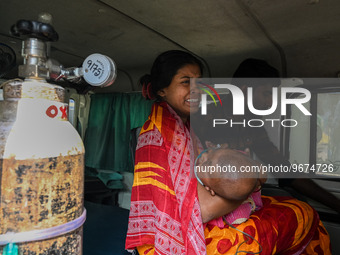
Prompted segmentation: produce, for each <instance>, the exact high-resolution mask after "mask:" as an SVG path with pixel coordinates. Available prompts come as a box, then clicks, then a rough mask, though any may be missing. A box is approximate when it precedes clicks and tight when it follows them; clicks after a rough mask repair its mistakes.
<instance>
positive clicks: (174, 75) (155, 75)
mask: <svg viewBox="0 0 340 255" xmlns="http://www.w3.org/2000/svg"><path fill="white" fill-rule="evenodd" d="M202 69H203V66H202V63H201V62H200V61H199V60H198V59H197V58H196V57H194V56H193V55H191V54H190V53H188V52H184V51H179V50H171V51H166V52H164V53H162V54H160V55H159V56H158V57H157V58H156V60H155V62H154V63H153V66H152V69H151V74H150V75H145V76H143V77H142V78H141V80H140V82H141V84H142V85H143V87H144V91H145V93H144V94H145V95H146V96H147V97H148V98H149V99H158V100H159V101H166V102H167V103H168V104H169V105H170V106H171V107H172V108H173V109H174V110H175V111H176V113H177V114H178V115H179V116H180V117H181V118H182V119H183V120H186V119H187V118H188V117H189V116H190V111H197V110H198V106H199V100H200V90H199V89H198V88H197V87H196V86H195V84H190V78H198V77H201V74H202ZM190 85H191V86H190ZM188 114H189V115H188Z"/></svg>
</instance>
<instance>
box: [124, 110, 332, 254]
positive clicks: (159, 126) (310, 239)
mask: <svg viewBox="0 0 340 255" xmlns="http://www.w3.org/2000/svg"><path fill="white" fill-rule="evenodd" d="M194 144H199V143H196V142H195V141H193V140H192V139H191V138H190V132H189V129H188V128H187V127H186V126H184V125H183V122H182V121H181V120H180V118H179V117H178V116H177V114H176V113H175V112H174V111H173V110H172V109H171V108H170V107H169V106H168V105H167V104H166V103H160V104H154V105H153V107H152V113H151V115H150V116H149V119H148V120H147V121H146V123H145V124H144V126H143V128H142V131H141V133H140V136H139V138H138V144H137V149H136V159H135V175H134V184H133V187H132V195H131V208H130V217H129V225H128V233H127V238H126V249H134V248H136V247H138V251H139V253H140V254H143V255H152V254H174V255H175V254H181V255H182V254H186V255H194V254H195V255H196V254H209V255H210V254H235V253H236V252H240V254H242V252H241V251H246V252H245V253H243V254H246V253H247V252H248V254H252V253H258V252H260V251H261V249H262V252H261V253H260V254H261V255H267V254H285V255H291V254H331V253H330V243H329V237H328V234H327V232H326V230H325V229H324V227H323V226H322V223H321V222H320V220H319V218H318V215H317V213H316V212H315V210H313V209H312V208H311V207H310V206H308V205H307V204H305V203H303V202H300V201H298V200H295V199H292V198H272V197H263V207H262V209H261V210H259V211H256V212H255V213H253V214H252V215H251V216H250V219H248V220H247V221H246V222H244V223H242V224H239V225H235V226H236V227H237V229H238V230H236V229H235V228H233V227H230V226H229V225H228V224H225V225H224V227H218V226H216V224H215V225H213V224H209V223H208V224H207V225H206V227H205V228H203V224H202V220H201V214H200V207H199V202H198V195H197V180H196V178H194V175H193V176H192V174H191V173H190V169H193V166H192V165H190V164H192V162H194V160H193V158H190V157H194V155H193V154H197V153H190V152H193V151H194V148H195V147H197V145H196V146H194ZM239 230H241V231H243V232H244V233H245V234H244V233H241V232H239Z"/></svg>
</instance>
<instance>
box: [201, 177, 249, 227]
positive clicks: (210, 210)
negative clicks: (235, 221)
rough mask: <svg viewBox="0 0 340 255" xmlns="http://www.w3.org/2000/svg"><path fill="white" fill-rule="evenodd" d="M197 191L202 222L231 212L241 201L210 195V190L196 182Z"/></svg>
mask: <svg viewBox="0 0 340 255" xmlns="http://www.w3.org/2000/svg"><path fill="white" fill-rule="evenodd" d="M197 193H198V200H199V203H200V208H201V215H202V221H203V223H206V222H208V221H211V220H213V219H216V218H218V217H221V216H223V215H225V214H227V213H230V212H232V211H233V210H235V209H236V208H237V207H238V206H239V205H240V204H241V203H242V202H243V201H236V200H226V199H224V198H222V197H220V196H218V195H215V196H212V195H211V194H210V192H209V191H208V190H206V189H205V188H204V187H203V186H202V185H201V184H199V183H197Z"/></svg>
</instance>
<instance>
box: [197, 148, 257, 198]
mask: <svg viewBox="0 0 340 255" xmlns="http://www.w3.org/2000/svg"><path fill="white" fill-rule="evenodd" d="M217 150H222V151H224V153H223V154H220V155H219V156H218V158H217V161H216V162H214V163H216V168H217V166H219V167H220V170H217V169H216V172H214V174H213V175H211V173H207V172H205V173H204V174H202V173H198V175H199V178H201V179H202V181H203V183H204V182H207V184H208V186H209V182H210V181H212V182H213V183H214V187H210V188H212V189H213V190H214V191H215V192H216V194H219V195H221V196H222V197H224V198H227V199H231V200H244V199H246V198H247V197H248V196H249V195H250V193H251V192H252V191H253V188H255V185H256V183H257V180H258V178H259V175H260V173H259V172H260V170H261V168H260V165H259V163H258V162H257V161H255V160H253V159H251V158H250V157H248V156H246V155H244V154H243V153H241V152H239V151H236V150H231V149H216V150H215V151H216V152H217ZM208 162H209V161H208ZM211 163H212V162H211ZM241 167H244V169H241ZM209 179H211V180H209Z"/></svg>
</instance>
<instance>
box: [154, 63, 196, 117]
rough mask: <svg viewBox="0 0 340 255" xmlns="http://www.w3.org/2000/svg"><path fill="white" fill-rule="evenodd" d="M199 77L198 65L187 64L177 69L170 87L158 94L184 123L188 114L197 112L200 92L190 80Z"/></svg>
mask: <svg viewBox="0 0 340 255" xmlns="http://www.w3.org/2000/svg"><path fill="white" fill-rule="evenodd" d="M198 77H201V70H200V68H199V66H198V65H195V64H188V65H185V66H183V67H182V68H180V69H178V71H177V73H176V75H175V76H174V77H173V78H172V81H171V83H170V85H169V86H168V87H166V88H164V89H161V90H160V91H159V92H158V95H160V96H161V97H162V98H163V100H164V101H165V102H167V103H168V104H169V105H170V106H171V107H172V108H173V109H174V110H175V112H176V113H177V114H178V115H179V116H180V118H181V119H182V120H183V122H184V123H185V122H186V121H187V120H188V117H189V116H190V112H191V113H194V112H197V111H198V107H199V104H200V100H201V90H200V89H199V88H198V87H197V85H196V84H195V82H192V83H191V84H190V78H198Z"/></svg>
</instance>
